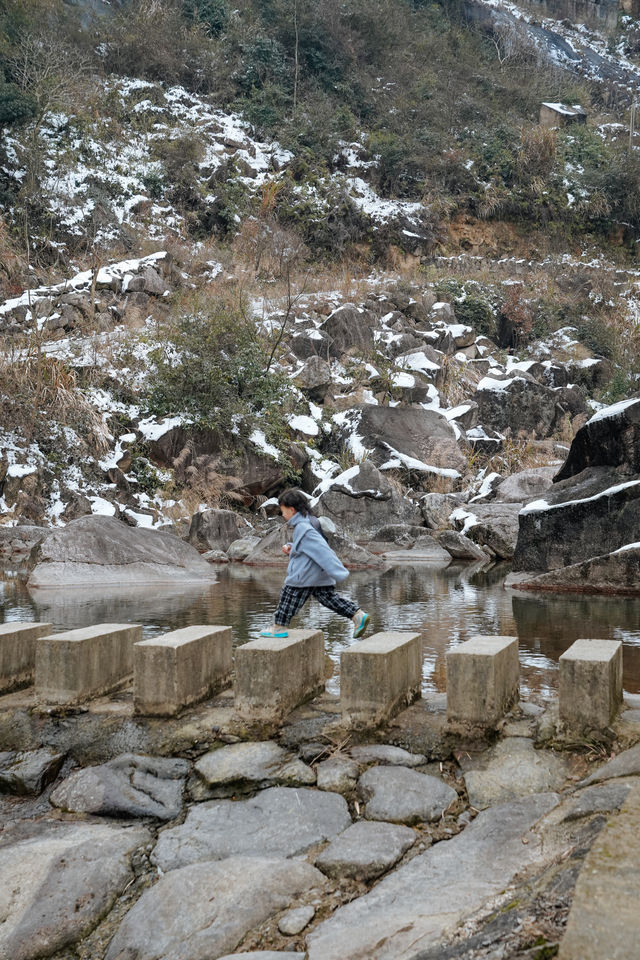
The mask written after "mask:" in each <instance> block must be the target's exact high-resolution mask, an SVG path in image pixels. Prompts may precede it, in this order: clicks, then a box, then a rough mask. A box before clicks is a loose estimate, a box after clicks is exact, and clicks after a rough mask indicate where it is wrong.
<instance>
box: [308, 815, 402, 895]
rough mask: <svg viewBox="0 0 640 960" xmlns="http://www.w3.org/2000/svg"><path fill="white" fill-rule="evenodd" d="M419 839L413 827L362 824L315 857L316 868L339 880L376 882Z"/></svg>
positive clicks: (333, 841) (359, 823)
mask: <svg viewBox="0 0 640 960" xmlns="http://www.w3.org/2000/svg"><path fill="white" fill-rule="evenodd" d="M416 839H417V838H416V834H415V833H414V831H413V830H412V829H411V828H410V827H402V826H400V825H399V824H396V823H376V822H374V821H372V820H359V821H358V822H357V823H354V824H352V825H351V826H350V827H347V829H346V830H345V831H344V833H341V834H339V836H337V837H336V838H335V840H332V841H331V843H330V844H329V846H328V847H327V848H326V850H323V851H322V853H321V854H320V856H319V857H316V867H318V868H319V869H320V870H322V872H323V873H326V874H327V876H328V877H333V878H334V879H336V880H341V879H343V878H345V877H347V878H349V879H352V880H362V881H364V882H367V881H370V880H375V879H376V877H379V876H380V875H381V874H383V873H386V871H387V870H389V869H390V868H391V867H392V866H393V865H394V863H397V862H398V860H399V859H400V857H402V856H403V854H405V853H406V852H407V850H408V849H409V848H410V847H412V846H413V844H414V843H415V842H416Z"/></svg>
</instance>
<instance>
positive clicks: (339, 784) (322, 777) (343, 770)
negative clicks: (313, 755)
mask: <svg viewBox="0 0 640 960" xmlns="http://www.w3.org/2000/svg"><path fill="white" fill-rule="evenodd" d="M359 773H360V768H359V767H358V764H357V763H355V761H353V760H349V758H348V757H329V759H328V760H323V761H322V763H319V764H318V766H317V767H316V777H317V786H318V789H319V790H332V791H333V792H334V793H351V792H352V791H353V790H355V787H356V782H357V780H358V774H359Z"/></svg>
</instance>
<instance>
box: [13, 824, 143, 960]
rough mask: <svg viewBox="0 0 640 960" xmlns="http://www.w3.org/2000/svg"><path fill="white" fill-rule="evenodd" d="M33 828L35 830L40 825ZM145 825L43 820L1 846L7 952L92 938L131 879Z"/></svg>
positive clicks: (43, 952) (23, 958) (17, 958)
mask: <svg viewBox="0 0 640 960" xmlns="http://www.w3.org/2000/svg"><path fill="white" fill-rule="evenodd" d="M33 829H34V828H31V830H33ZM148 840H149V834H148V832H147V831H146V830H145V829H143V828H140V827H138V828H135V829H131V828H127V829H121V828H115V827H111V826H103V825H102V824H77V823H73V824H72V823H45V824H43V823H40V824H37V825H36V826H35V832H32V833H31V834H30V832H29V831H27V830H25V828H24V827H23V826H22V825H21V828H20V829H18V828H16V829H14V830H13V831H11V830H7V831H5V834H4V837H3V841H2V844H1V845H0V876H1V877H2V884H0V916H1V917H2V924H0V957H2V960H34V958H36V957H48V956H50V955H51V954H52V953H57V952H58V951H59V950H62V949H63V948H64V947H66V946H69V945H70V944H73V943H77V941H78V940H80V939H81V938H82V937H84V936H86V935H87V934H88V933H89V932H90V931H91V930H92V929H93V928H94V927H95V926H96V924H97V923H98V922H99V921H100V920H101V919H102V917H103V916H104V915H105V914H106V913H107V912H108V911H109V909H110V908H111V906H112V905H113V903H114V901H115V899H116V897H118V896H119V894H121V893H122V891H123V890H124V888H125V887H126V886H127V884H128V882H129V880H130V879H131V877H132V871H131V867H130V857H131V854H132V853H133V851H134V850H135V849H136V848H137V847H140V846H142V845H143V844H145V843H147V842H148Z"/></svg>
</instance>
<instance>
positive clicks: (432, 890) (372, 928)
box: [307, 794, 572, 960]
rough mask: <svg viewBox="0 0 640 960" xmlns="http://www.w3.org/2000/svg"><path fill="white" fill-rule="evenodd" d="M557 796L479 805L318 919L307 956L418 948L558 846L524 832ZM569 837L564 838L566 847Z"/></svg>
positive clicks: (375, 958) (406, 952)
mask: <svg viewBox="0 0 640 960" xmlns="http://www.w3.org/2000/svg"><path fill="white" fill-rule="evenodd" d="M558 799H559V798H558V797H557V795H555V794H536V795H535V796H532V797H525V798H524V799H520V800H516V801H514V802H513V803H508V804H503V805H500V806H497V807H492V808H491V809H490V810H486V811H483V812H482V813H480V814H479V816H477V817H476V819H475V820H474V821H473V823H471V824H470V825H469V826H468V827H467V828H466V829H465V830H463V831H462V833H460V834H458V835H457V836H455V837H452V839H451V840H448V841H447V842H446V843H436V844H434V846H432V847H430V848H429V849H428V850H427V851H426V852H425V853H423V854H419V855H418V856H417V857H414V858H413V860H411V861H410V862H409V863H408V864H406V865H405V866H401V867H398V868H397V869H396V870H394V871H393V872H392V873H390V874H389V875H388V876H387V877H384V878H383V879H382V880H381V881H380V882H379V883H378V884H376V886H375V887H374V888H373V889H372V890H371V892H370V893H368V894H366V895H365V896H363V897H359V898H358V899H357V900H354V901H352V902H351V903H349V904H347V905H346V906H343V907H340V908H339V909H338V910H336V912H335V913H334V914H333V915H332V916H331V917H330V918H329V919H328V920H325V921H324V922H323V923H321V924H319V925H318V926H317V927H316V928H315V930H313V931H312V932H311V933H310V934H309V936H308V937H307V951H308V958H309V960H362V958H363V957H367V958H371V960H382V958H383V957H384V958H387V957H388V958H392V957H393V958H396V957H397V958H401V957H402V958H405V957H406V958H408V957H415V956H418V955H419V954H420V953H421V952H422V951H425V952H426V950H427V948H429V947H433V946H435V945H436V944H437V943H438V941H439V940H441V939H442V937H444V936H445V935H446V934H448V933H450V932H452V931H454V930H455V929H456V928H457V926H458V924H459V923H460V922H461V921H462V920H463V919H464V918H465V917H469V916H471V915H473V914H474V913H475V912H476V911H477V910H479V909H480V908H481V907H482V906H483V905H484V904H486V903H487V901H489V900H491V898H493V897H495V896H496V895H498V894H500V893H501V892H502V891H503V890H505V888H506V887H508V885H509V884H510V883H511V882H512V881H513V879H514V878H515V876H516V875H517V874H519V873H521V872H522V871H526V870H530V869H533V868H538V867H544V866H546V865H547V864H550V863H552V862H555V858H556V857H557V856H558V854H559V852H560V854H562V853H563V852H566V851H563V850H562V848H560V850H559V847H558V845H557V844H554V843H544V842H543V838H541V837H540V836H538V835H537V834H535V833H532V832H530V831H531V830H532V827H533V826H534V825H535V824H536V822H537V821H538V820H539V819H540V818H541V817H542V816H544V815H545V814H546V813H548V812H549V811H550V810H551V809H552V808H553V807H554V806H556V804H557V803H558ZM523 839H524V840H525V841H526V842H524V843H523ZM571 843H572V841H571V840H570V839H569V840H567V850H568V849H569V848H570V846H571ZM416 891H419V896H417V895H416ZM381 945H384V946H381Z"/></svg>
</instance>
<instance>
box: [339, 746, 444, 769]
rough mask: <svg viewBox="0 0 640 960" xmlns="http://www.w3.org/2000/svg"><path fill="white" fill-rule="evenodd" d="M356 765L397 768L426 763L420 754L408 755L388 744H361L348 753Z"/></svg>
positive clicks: (425, 759) (407, 752) (404, 751)
mask: <svg viewBox="0 0 640 960" xmlns="http://www.w3.org/2000/svg"><path fill="white" fill-rule="evenodd" d="M349 753H350V754H351V756H352V757H353V759H354V760H356V761H357V762H358V763H363V764H364V763H379V764H390V765H391V766H398V767H419V766H420V765H421V764H422V763H426V762H427V758H426V757H424V756H423V755H422V754H421V753H409V751H408V750H403V749H402V747H393V746H391V744H389V743H363V744H361V745H359V746H357V747H351V750H350V751H349Z"/></svg>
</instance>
